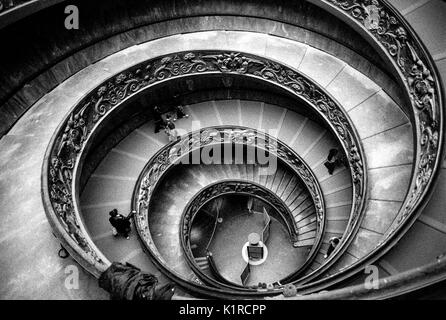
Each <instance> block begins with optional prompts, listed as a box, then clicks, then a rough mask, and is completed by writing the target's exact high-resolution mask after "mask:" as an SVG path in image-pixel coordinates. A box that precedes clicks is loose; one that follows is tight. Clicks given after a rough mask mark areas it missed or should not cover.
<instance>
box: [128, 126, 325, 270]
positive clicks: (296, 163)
mask: <svg viewBox="0 0 446 320" xmlns="http://www.w3.org/2000/svg"><path fill="white" fill-rule="evenodd" d="M222 144H242V145H246V146H251V147H255V148H256V149H259V148H260V149H262V150H264V151H267V152H268V153H270V154H272V155H273V156H274V157H275V158H278V159H280V160H281V161H282V162H283V163H285V165H287V166H288V167H289V168H290V169H291V170H293V171H294V172H295V174H296V175H297V176H298V177H299V178H300V179H301V181H302V182H303V184H304V185H305V187H306V189H307V191H308V193H309V194H310V196H311V198H312V200H313V203H314V206H315V214H316V221H317V231H316V239H315V244H316V245H315V246H313V247H312V249H311V251H310V254H309V258H310V259H311V258H312V257H314V255H315V254H316V253H317V250H318V248H319V245H320V242H321V239H322V234H323V230H324V227H325V205H324V200H323V195H322V191H321V188H320V186H319V183H318V181H317V179H316V177H315V176H314V174H313V173H312V171H311V169H310V168H309V167H308V165H307V164H306V163H305V162H304V161H303V160H302V159H301V158H300V157H299V156H298V155H297V154H296V153H295V152H294V151H293V150H291V149H290V148H289V147H288V146H287V145H285V144H284V143H282V142H281V141H279V140H277V139H275V138H273V137H271V136H269V135H268V134H265V133H263V132H259V131H257V130H254V129H250V128H245V127H234V126H230V127H228V126H220V127H209V128H204V129H200V130H198V131H195V132H191V133H189V134H187V135H185V136H184V137H182V138H181V139H179V140H177V141H174V142H172V143H170V144H168V145H166V146H165V147H164V148H162V149H161V150H159V151H158V152H157V153H156V154H155V155H154V156H153V157H152V158H151V159H150V160H149V162H148V163H147V164H146V166H145V167H144V169H143V171H142V174H141V175H140V177H139V179H138V181H137V184H136V188H135V192H134V198H136V199H134V204H133V210H136V211H137V214H136V215H135V222H136V227H137V230H138V233H139V235H140V238H141V239H142V241H143V242H144V244H145V245H146V247H147V249H148V250H149V251H151V252H152V256H153V257H154V258H155V259H158V260H159V264H160V265H161V266H162V267H164V268H166V269H168V272H173V270H170V269H169V268H168V267H167V266H166V263H165V261H164V260H163V258H162V256H161V255H160V254H159V252H158V249H157V248H156V246H155V244H154V242H153V240H152V236H151V233H150V226H149V222H148V216H149V214H150V212H149V207H150V202H151V201H152V195H153V193H154V192H155V189H156V187H157V185H158V182H159V181H161V179H162V177H163V175H165V174H166V173H167V172H168V170H169V169H170V168H172V167H173V166H175V165H177V164H179V163H181V162H182V161H184V159H187V157H188V156H189V155H190V154H192V153H194V152H196V151H199V150H201V149H202V148H204V147H208V146H212V145H222ZM234 192H236V193H247V194H251V195H252V196H256V195H257V194H258V195H259V197H260V198H263V199H264V200H266V201H267V202H268V203H270V204H271V205H272V206H273V207H274V208H276V209H277V210H278V212H279V213H280V214H281V215H283V218H284V220H285V221H289V220H290V219H289V217H292V214H291V213H290V212H289V210H288V208H287V207H286V205H284V204H283V203H282V201H281V200H280V199H278V198H276V197H275V196H273V195H272V194H271V193H270V192H265V190H264V188H262V187H260V186H257V185H255V184H253V183H246V182H235V183H230V182H228V181H226V182H223V183H217V184H215V185H212V186H210V187H206V188H205V189H204V190H203V191H202V192H199V193H198V195H197V196H196V197H195V198H193V199H192V200H191V203H189V204H188V205H187V206H186V211H185V213H184V214H183V216H182V222H181V230H180V232H181V237H180V238H181V241H183V247H184V246H185V245H187V243H188V241H187V239H188V236H189V231H190V227H191V223H192V221H193V217H194V215H195V214H196V213H197V212H198V211H199V209H200V208H201V207H202V206H203V205H204V204H206V203H207V202H208V201H210V200H212V199H213V198H215V197H216V196H219V195H221V194H224V193H234ZM290 223H292V225H291V224H290ZM290 223H288V224H287V225H289V226H290V230H289V232H290V235H291V236H293V234H294V233H296V232H298V230H297V227H296V226H295V224H294V220H291V222H290ZM291 226H293V227H294V230H292V228H291ZM186 253H187V254H189V261H192V262H193V256H192V255H191V253H190V250H187V251H186ZM305 265H306V264H305Z"/></svg>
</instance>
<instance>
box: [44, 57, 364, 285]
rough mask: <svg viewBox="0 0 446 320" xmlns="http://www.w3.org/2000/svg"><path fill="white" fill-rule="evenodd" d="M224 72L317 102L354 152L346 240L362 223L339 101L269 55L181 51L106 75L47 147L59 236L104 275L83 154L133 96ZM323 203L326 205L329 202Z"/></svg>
mask: <svg viewBox="0 0 446 320" xmlns="http://www.w3.org/2000/svg"><path fill="white" fill-rule="evenodd" d="M224 73H226V74H233V75H238V76H243V77H248V78H254V79H258V80H262V81H267V82H268V83H270V84H273V85H276V86H279V87H281V88H283V89H285V90H287V91H288V92H289V93H291V94H293V95H294V96H295V97H296V98H298V99H300V100H302V101H304V102H306V103H307V104H308V105H309V106H311V107H312V108H314V109H315V111H316V112H318V114H319V115H320V116H321V117H322V119H324V120H325V121H326V122H327V124H328V125H329V126H330V128H331V129H332V130H333V132H334V133H335V134H336V135H337V136H338V138H339V139H340V141H341V143H342V146H343V149H344V151H345V152H346V154H347V158H348V159H349V163H350V172H351V175H352V179H353V194H354V202H353V206H352V211H351V216H350V220H349V224H348V227H347V230H346V235H347V236H346V237H345V238H344V242H341V244H340V245H339V246H338V247H342V245H346V244H347V243H348V242H349V240H351V237H350V236H349V235H350V233H352V230H354V229H356V228H357V227H358V223H359V221H360V220H361V212H362V207H363V203H364V199H365V193H366V190H365V185H366V175H365V173H364V169H363V168H364V166H365V159H364V158H363V156H362V154H363V153H362V146H361V144H360V143H359V138H358V135H357V133H356V130H355V129H354V128H353V126H352V125H351V122H350V120H349V118H348V116H347V115H346V113H345V112H344V111H343V109H342V108H341V107H339V106H338V104H337V103H336V102H335V100H334V99H332V98H331V97H330V96H329V95H328V94H327V93H326V92H325V91H324V90H323V89H321V88H319V87H318V86H317V84H315V83H313V82H312V81H311V80H310V79H308V78H306V77H305V76H303V75H301V74H300V73H298V72H296V71H295V70H292V69H291V68H288V67H286V66H283V65H281V64H279V63H276V62H272V61H270V60H268V59H265V58H262V57H257V56H254V55H248V54H244V53H240V52H239V53H237V52H222V51H194V52H186V53H177V54H172V55H167V56H162V57H158V58H155V59H152V60H149V61H146V62H144V63H141V64H138V65H136V66H134V67H131V68H129V69H127V70H126V71H124V72H122V73H120V74H118V75H116V76H112V77H110V78H109V79H108V80H106V81H104V82H103V83H102V84H101V85H100V86H98V87H97V89H96V90H93V91H92V92H90V93H89V94H88V95H87V96H85V97H84V98H83V99H82V100H81V101H80V102H79V104H77V105H76V106H74V107H73V109H72V111H71V112H70V114H69V115H68V117H67V118H66V119H65V121H64V122H62V123H61V124H60V126H59V127H58V129H57V130H56V131H55V134H54V136H53V139H52V141H51V143H50V145H49V147H48V149H47V153H46V158H45V161H44V163H43V170H42V171H43V173H42V186H43V190H42V197H43V201H44V204H45V206H46V208H45V210H46V212H47V217H48V219H49V220H50V223H51V224H52V225H53V227H54V228H55V230H54V231H55V232H56V234H57V236H58V238H59V239H60V240H61V241H63V242H64V244H67V245H68V246H70V249H69V250H71V251H73V252H76V253H77V255H78V256H79V259H78V262H79V263H80V264H81V265H82V266H84V267H85V268H86V269H87V270H88V271H89V272H91V273H92V274H95V275H97V274H98V270H103V269H105V268H106V266H107V265H109V264H110V262H109V261H108V260H107V259H106V257H104V256H103V254H102V253H100V251H99V250H98V248H97V247H96V246H95V245H94V243H93V242H92V241H91V239H90V237H89V236H88V233H87V232H86V230H85V227H84V226H83V223H82V219H81V216H80V213H79V207H78V199H77V198H78V189H77V180H78V179H79V176H80V173H81V171H82V161H83V159H84V158H85V156H86V152H88V150H89V147H90V146H91V140H92V138H93V137H94V136H95V134H97V132H96V131H97V129H98V128H100V127H101V125H104V123H105V121H106V120H107V117H108V116H109V115H110V114H112V113H113V112H115V111H116V110H119V109H120V107H122V104H123V103H124V102H125V101H127V100H129V99H131V98H132V97H134V96H135V95H136V94H137V93H141V92H142V91H144V90H148V89H150V88H151V87H152V86H154V85H156V84H159V83H163V82H165V81H168V80H169V79H174V78H178V77H185V76H196V75H203V74H224ZM279 151H280V150H279ZM317 209H318V210H319V211H320V212H323V210H322V209H323V208H317ZM70 253H72V252H70ZM75 256H76V255H75ZM333 256H334V255H333ZM86 261H89V262H87V263H86ZM90 262H92V263H90ZM95 263H99V266H96V264H95ZM197 290H198V291H201V288H197Z"/></svg>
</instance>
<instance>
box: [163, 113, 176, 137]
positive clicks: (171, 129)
mask: <svg viewBox="0 0 446 320" xmlns="http://www.w3.org/2000/svg"><path fill="white" fill-rule="evenodd" d="M166 122H167V124H166V128H165V129H164V132H165V133H166V134H167V137H168V138H169V142H173V141H177V140H178V131H177V129H176V127H175V124H174V123H173V120H172V118H171V116H170V115H169V116H167V118H166Z"/></svg>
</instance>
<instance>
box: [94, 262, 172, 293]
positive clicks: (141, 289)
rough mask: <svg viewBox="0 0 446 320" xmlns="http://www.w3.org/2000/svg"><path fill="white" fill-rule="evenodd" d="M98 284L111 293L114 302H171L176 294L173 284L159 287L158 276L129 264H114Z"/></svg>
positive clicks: (103, 274) (104, 273)
mask: <svg viewBox="0 0 446 320" xmlns="http://www.w3.org/2000/svg"><path fill="white" fill-rule="evenodd" d="M98 283H99V287H100V288H102V289H104V290H105V291H107V292H109V293H110V298H111V299H112V300H144V301H145V300H170V299H172V296H173V295H174V293H175V286H174V284H173V283H167V284H165V285H159V284H158V278H157V277H156V276H154V275H152V274H150V273H145V272H142V271H141V270H140V269H139V268H137V267H135V266H134V265H132V264H130V263H128V262H127V263H126V264H123V263H120V262H113V263H112V264H111V266H110V267H108V268H107V270H105V271H104V272H103V273H102V274H101V276H100V277H99V279H98Z"/></svg>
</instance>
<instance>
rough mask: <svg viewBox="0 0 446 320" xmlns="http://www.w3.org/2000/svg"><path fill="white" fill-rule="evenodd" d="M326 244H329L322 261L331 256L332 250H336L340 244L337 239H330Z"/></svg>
mask: <svg viewBox="0 0 446 320" xmlns="http://www.w3.org/2000/svg"><path fill="white" fill-rule="evenodd" d="M328 242H329V245H328V249H327V253H326V254H325V255H324V259H327V258H328V257H329V256H330V255H331V254H332V252H333V251H334V249H336V247H337V246H338V244H339V242H341V240H340V239H339V237H332V238H330V240H329V241H328Z"/></svg>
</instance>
